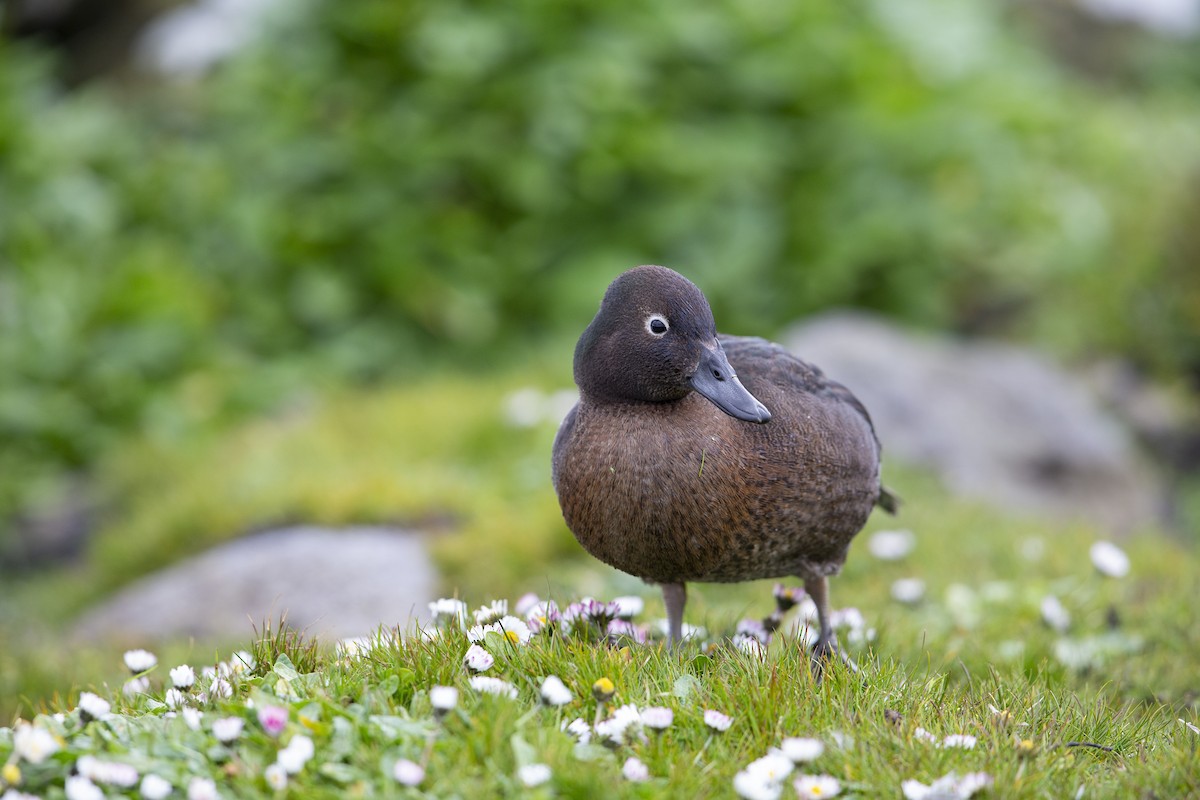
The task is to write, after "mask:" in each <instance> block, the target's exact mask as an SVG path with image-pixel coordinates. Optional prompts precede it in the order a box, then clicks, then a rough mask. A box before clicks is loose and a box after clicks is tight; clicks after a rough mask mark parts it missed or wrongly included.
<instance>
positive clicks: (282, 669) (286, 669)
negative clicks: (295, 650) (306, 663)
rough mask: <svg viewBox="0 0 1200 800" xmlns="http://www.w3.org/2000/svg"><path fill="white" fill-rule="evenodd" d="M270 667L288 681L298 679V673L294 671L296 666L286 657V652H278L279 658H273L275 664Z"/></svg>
mask: <svg viewBox="0 0 1200 800" xmlns="http://www.w3.org/2000/svg"><path fill="white" fill-rule="evenodd" d="M272 669H274V671H275V674H276V675H278V676H279V677H281V678H283V679H284V680H285V681H287V682H289V683H291V682H292V681H297V682H298V681H299V680H300V673H299V672H297V671H296V666H295V665H294V664H293V663H292V660H291V659H290V658H288V657H287V653H280V654H279V658H277V659H275V666H274V667H273V668H272Z"/></svg>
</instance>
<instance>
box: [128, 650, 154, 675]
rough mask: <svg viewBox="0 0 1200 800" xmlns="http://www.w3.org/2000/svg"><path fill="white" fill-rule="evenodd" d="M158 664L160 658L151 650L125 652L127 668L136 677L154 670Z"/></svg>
mask: <svg viewBox="0 0 1200 800" xmlns="http://www.w3.org/2000/svg"><path fill="white" fill-rule="evenodd" d="M157 664H158V657H157V656H156V655H154V653H151V652H150V651H149V650H127V651H125V667H126V669H128V670H129V671H130V672H132V673H133V674H134V675H137V674H139V673H142V672H145V671H146V670H148V669H153V668H154V667H155V666H156V665H157Z"/></svg>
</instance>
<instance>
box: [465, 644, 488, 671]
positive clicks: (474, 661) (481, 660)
mask: <svg viewBox="0 0 1200 800" xmlns="http://www.w3.org/2000/svg"><path fill="white" fill-rule="evenodd" d="M495 663H496V659H495V658H493V657H492V654H491V653H489V652H488V651H487V650H484V649H483V648H482V647H480V646H479V645H477V644H473V645H471V646H470V647H468V648H467V654H466V655H465V656H463V664H464V665H465V666H466V667H467V669H469V670H471V671H473V672H487V671H488V670H489V669H491V668H492V665H493V664H495Z"/></svg>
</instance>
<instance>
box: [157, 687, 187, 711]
mask: <svg viewBox="0 0 1200 800" xmlns="http://www.w3.org/2000/svg"><path fill="white" fill-rule="evenodd" d="M163 702H164V703H166V704H167V708H170V709H176V708H183V707H184V706H186V705H187V695H186V694H184V693H183V692H181V691H179V690H178V689H176V688H174V687H171V688H170V689H167V691H166V693H165V694H163Z"/></svg>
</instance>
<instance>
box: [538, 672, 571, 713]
mask: <svg viewBox="0 0 1200 800" xmlns="http://www.w3.org/2000/svg"><path fill="white" fill-rule="evenodd" d="M541 695H542V702H543V703H545V704H546V705H548V706H565V705H566V704H567V703H569V702H571V701H572V700H573V699H575V695H573V694H572V693H571V690H570V689H568V688H567V685H566V684H565V683H563V682H562V679H561V678H559V677H558V676H557V675H551V676H549V677H548V678H546V680H544V681H542V687H541Z"/></svg>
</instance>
